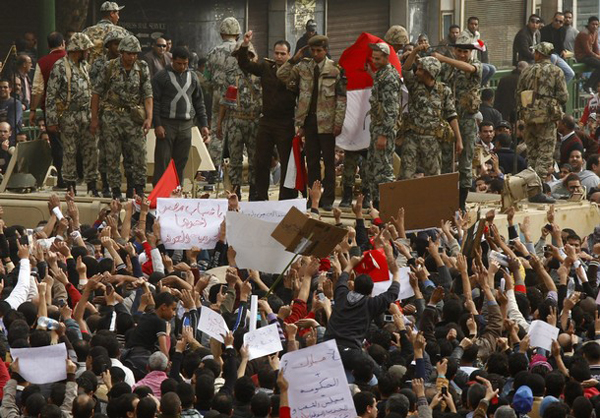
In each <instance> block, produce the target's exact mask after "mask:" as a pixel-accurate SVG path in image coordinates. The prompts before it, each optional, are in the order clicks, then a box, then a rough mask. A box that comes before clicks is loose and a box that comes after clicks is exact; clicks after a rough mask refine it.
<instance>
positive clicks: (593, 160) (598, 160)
mask: <svg viewBox="0 0 600 418" xmlns="http://www.w3.org/2000/svg"><path fill="white" fill-rule="evenodd" d="M594 165H600V155H599V154H592V155H590V156H589V157H588V159H587V161H586V163H585V168H586V169H588V170H592V168H593V167H592V166H594Z"/></svg>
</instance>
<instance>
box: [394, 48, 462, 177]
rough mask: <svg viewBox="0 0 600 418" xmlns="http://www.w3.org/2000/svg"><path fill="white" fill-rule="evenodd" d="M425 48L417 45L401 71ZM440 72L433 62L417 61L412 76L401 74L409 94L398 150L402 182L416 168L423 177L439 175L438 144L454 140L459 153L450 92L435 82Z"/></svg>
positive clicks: (439, 148)
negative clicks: (403, 134)
mask: <svg viewBox="0 0 600 418" xmlns="http://www.w3.org/2000/svg"><path fill="white" fill-rule="evenodd" d="M428 48H429V45H428V44H421V45H418V46H417V47H416V48H415V49H413V50H412V52H411V53H410V55H409V56H408V58H407V59H406V62H405V64H404V68H407V69H409V68H412V66H413V63H414V62H415V58H416V56H417V54H418V53H419V52H421V51H425V50H427V49H428ZM441 68H442V65H441V63H440V62H439V61H438V59H437V58H434V57H423V58H421V59H420V60H419V63H418V64H417V70H416V71H415V72H412V71H410V70H408V71H403V72H402V75H403V76H404V82H405V84H406V87H407V88H408V92H409V99H408V114H407V115H405V117H406V120H405V122H406V123H404V124H403V129H404V130H405V137H404V142H403V144H402V150H401V155H402V175H401V177H402V178H403V179H411V178H413V177H414V175H415V172H416V169H417V166H419V167H421V168H423V170H424V171H425V175H426V176H435V175H438V174H440V172H441V160H442V155H441V147H440V142H442V141H453V140H455V141H456V142H455V147H456V153H457V154H460V153H461V152H462V139H461V136H460V130H459V128H458V121H457V119H456V117H457V115H456V108H455V106H454V97H453V96H452V91H451V90H450V88H449V87H447V86H446V85H444V83H441V82H439V81H436V80H435V78H436V77H437V76H438V74H439V73H440V71H441ZM452 134H454V137H452Z"/></svg>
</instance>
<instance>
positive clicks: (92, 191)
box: [87, 181, 100, 197]
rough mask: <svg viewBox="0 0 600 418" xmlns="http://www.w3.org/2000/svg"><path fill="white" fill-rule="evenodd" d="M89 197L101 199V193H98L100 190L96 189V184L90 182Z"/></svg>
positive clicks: (88, 187)
mask: <svg viewBox="0 0 600 418" xmlns="http://www.w3.org/2000/svg"><path fill="white" fill-rule="evenodd" d="M87 195H88V196H91V197H100V193H98V189H97V188H96V182H95V181H90V182H88V184H87Z"/></svg>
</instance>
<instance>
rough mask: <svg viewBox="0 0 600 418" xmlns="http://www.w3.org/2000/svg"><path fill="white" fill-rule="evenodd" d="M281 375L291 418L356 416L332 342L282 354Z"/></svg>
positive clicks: (336, 350) (335, 347)
mask: <svg viewBox="0 0 600 418" xmlns="http://www.w3.org/2000/svg"><path fill="white" fill-rule="evenodd" d="M281 372H282V373H283V375H284V377H285V378H286V380H287V381H288V384H289V389H288V401H289V405H290V412H291V416H292V418H301V417H302V418H303V417H328V418H343V417H355V416H356V410H355V409H354V402H353V401H352V394H351V393H350V389H349V387H348V381H347V380H346V374H345V372H344V366H343V365H342V360H341V358H340V353H339V351H338V348H337V345H336V344H335V340H329V341H325V342H324V343H321V344H317V345H313V346H311V347H307V348H303V349H302V350H298V351H292V352H288V353H286V354H285V355H284V356H283V357H282V358H281Z"/></svg>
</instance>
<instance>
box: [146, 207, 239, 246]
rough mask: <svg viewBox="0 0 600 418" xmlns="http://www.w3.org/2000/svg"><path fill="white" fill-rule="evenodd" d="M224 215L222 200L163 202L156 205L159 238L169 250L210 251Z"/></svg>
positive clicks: (217, 235)
mask: <svg viewBox="0 0 600 418" xmlns="http://www.w3.org/2000/svg"><path fill="white" fill-rule="evenodd" d="M226 213H227V200H223V199H162V198H159V199H158V200H157V204H156V214H157V216H158V218H159V219H160V237H161V240H162V242H163V244H164V245H165V248H166V249H168V250H188V249H190V248H192V247H198V248H202V249H213V248H215V245H216V244H217V241H218V239H219V228H220V227H221V222H223V220H224V219H225V214H226Z"/></svg>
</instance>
